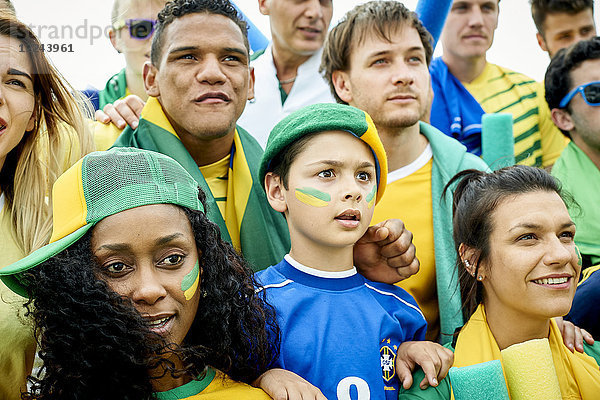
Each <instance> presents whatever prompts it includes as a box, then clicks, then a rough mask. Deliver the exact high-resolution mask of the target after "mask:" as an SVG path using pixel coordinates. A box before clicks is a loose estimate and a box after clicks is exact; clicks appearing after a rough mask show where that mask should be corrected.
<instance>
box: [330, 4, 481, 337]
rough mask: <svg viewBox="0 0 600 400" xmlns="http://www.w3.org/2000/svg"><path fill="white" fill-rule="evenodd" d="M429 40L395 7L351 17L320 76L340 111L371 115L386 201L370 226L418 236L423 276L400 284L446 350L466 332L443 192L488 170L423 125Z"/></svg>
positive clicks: (374, 7) (369, 7)
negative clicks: (457, 179)
mask: <svg viewBox="0 0 600 400" xmlns="http://www.w3.org/2000/svg"><path fill="white" fill-rule="evenodd" d="M432 53H433V49H432V45H431V36H430V35H429V33H428V32H427V31H426V30H425V28H424V27H423V25H422V24H421V22H419V20H418V18H417V16H416V14H415V13H413V12H411V11H409V10H408V9H407V8H406V7H405V6H404V5H402V3H400V2H397V1H371V2H369V3H365V4H363V5H360V6H357V7H355V8H354V9H353V10H351V11H349V12H348V13H347V14H346V16H345V17H344V19H343V20H342V21H341V22H340V23H339V24H338V25H337V26H336V27H334V28H333V29H332V30H331V31H330V33H329V36H328V39H327V41H326V43H325V48H324V52H323V60H322V63H321V69H322V70H323V71H324V72H325V77H326V78H327V80H328V81H329V84H330V86H331V90H332V92H333V94H334V95H335V97H336V99H337V101H338V102H340V103H345V104H349V105H351V106H354V107H357V108H360V109H361V110H364V111H366V112H367V113H368V114H369V115H370V116H371V117H372V118H373V122H374V123H375V126H376V127H377V130H378V132H379V136H380V138H381V141H382V143H383V145H384V147H385V151H386V153H387V157H388V166H389V170H390V172H389V175H388V184H387V187H386V194H385V196H384V197H383V198H382V200H381V202H380V203H379V204H378V205H377V206H376V207H375V214H374V217H373V221H374V222H377V221H382V220H384V219H386V218H390V217H393V218H401V219H402V220H403V221H405V223H406V225H407V226H409V227H410V229H412V230H413V233H414V242H415V246H416V248H417V250H418V254H419V259H420V261H421V269H420V271H419V273H417V274H415V275H414V276H412V277H410V278H408V279H406V280H404V281H402V282H400V284H399V286H401V287H403V288H404V289H406V290H407V291H408V292H409V293H410V294H411V295H413V297H415V299H416V300H417V303H418V304H419V307H420V308H421V309H422V310H423V313H424V315H425V318H426V319H427V323H428V328H427V339H428V340H440V341H441V342H442V343H447V342H449V341H450V340H451V338H452V335H453V334H454V331H455V329H456V328H458V327H460V326H462V325H463V319H462V313H461V311H460V310H461V300H460V291H459V290H458V289H459V288H458V280H457V276H456V273H455V254H454V243H453V241H452V200H451V197H452V196H445V197H444V198H442V197H441V195H442V189H443V188H444V186H445V185H446V183H448V181H449V180H450V178H452V177H453V176H454V175H455V174H456V173H457V172H460V171H462V170H465V169H469V168H475V169H481V170H484V169H486V167H487V166H486V165H485V163H484V162H483V161H482V160H481V159H480V158H478V157H476V156H474V155H472V154H468V153H467V152H466V148H465V146H463V145H462V144H460V143H459V142H458V141H456V140H454V139H452V138H449V137H447V136H445V135H444V134H443V133H441V132H440V131H438V130H437V129H435V128H434V127H432V126H431V125H428V124H425V123H422V122H419V120H420V119H422V118H423V116H424V114H425V113H426V111H427V109H428V104H429V101H430V77H429V70H428V64H429V61H430V60H431V56H432Z"/></svg>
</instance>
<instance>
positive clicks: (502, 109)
mask: <svg viewBox="0 0 600 400" xmlns="http://www.w3.org/2000/svg"><path fill="white" fill-rule="evenodd" d="M536 97H537V93H530V94H527V95H525V96H521V97H520V98H519V100H517V101H514V102H512V103H510V104H508V105H506V106H504V107H502V108H501V109H499V110H496V111H494V112H497V113H500V112H502V111H504V110H506V109H508V108H511V107H512V106H514V105H515V104H519V103H520V102H522V101H523V100H527V99H534V98H536Z"/></svg>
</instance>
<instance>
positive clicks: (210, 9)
mask: <svg viewBox="0 0 600 400" xmlns="http://www.w3.org/2000/svg"><path fill="white" fill-rule="evenodd" d="M201 13H205V14H214V15H222V16H224V17H227V18H229V19H230V20H232V21H233V22H234V23H235V24H236V25H237V26H238V27H239V28H240V30H241V31H242V36H243V37H244V45H245V46H246V50H247V51H248V54H250V43H249V42H248V24H247V23H246V21H244V19H243V18H242V16H241V14H240V13H239V12H238V10H237V9H236V8H235V6H234V5H233V4H232V3H231V2H230V1H229V0H173V1H170V2H168V3H167V5H166V6H165V8H163V9H162V11H161V12H159V13H158V24H157V26H156V30H155V31H154V36H153V38H152V49H151V50H150V61H151V62H152V65H154V66H155V67H157V68H158V67H159V64H160V59H161V57H162V48H163V45H164V43H163V42H164V33H165V29H166V28H167V26H169V24H171V23H172V22H173V21H175V20H176V19H178V18H181V17H183V16H186V15H188V14H201Z"/></svg>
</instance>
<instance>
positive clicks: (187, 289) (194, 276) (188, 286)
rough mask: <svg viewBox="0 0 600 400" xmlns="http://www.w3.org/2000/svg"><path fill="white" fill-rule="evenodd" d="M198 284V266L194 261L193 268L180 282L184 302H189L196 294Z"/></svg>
mask: <svg viewBox="0 0 600 400" xmlns="http://www.w3.org/2000/svg"><path fill="white" fill-rule="evenodd" d="M199 283H200V264H199V263H198V261H196V265H194V268H192V270H191V271H190V272H189V273H188V274H187V275H186V276H184V277H183V280H182V281H181V290H182V291H183V295H184V296H185V299H186V300H190V299H191V298H192V297H194V294H196V289H198V284H199Z"/></svg>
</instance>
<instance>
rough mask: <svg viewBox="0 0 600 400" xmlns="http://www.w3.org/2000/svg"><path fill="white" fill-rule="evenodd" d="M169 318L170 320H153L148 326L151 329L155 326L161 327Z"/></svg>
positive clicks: (166, 318)
mask: <svg viewBox="0 0 600 400" xmlns="http://www.w3.org/2000/svg"><path fill="white" fill-rule="evenodd" d="M169 318H171V317H165V318H161V319H157V320H154V321H148V325H150V326H151V327H153V328H155V327H157V326H161V325H163V324H164V323H166V322H167V321H168V320H169Z"/></svg>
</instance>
